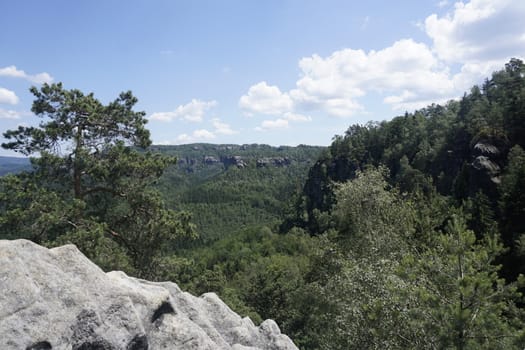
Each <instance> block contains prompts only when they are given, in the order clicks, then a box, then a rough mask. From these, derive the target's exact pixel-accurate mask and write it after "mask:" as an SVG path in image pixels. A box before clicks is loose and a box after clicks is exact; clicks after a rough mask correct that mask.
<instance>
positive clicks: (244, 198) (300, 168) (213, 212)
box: [154, 144, 323, 245]
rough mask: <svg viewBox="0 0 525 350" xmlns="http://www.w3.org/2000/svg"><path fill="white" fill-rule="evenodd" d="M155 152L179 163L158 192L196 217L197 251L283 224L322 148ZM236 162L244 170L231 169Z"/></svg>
mask: <svg viewBox="0 0 525 350" xmlns="http://www.w3.org/2000/svg"><path fill="white" fill-rule="evenodd" d="M154 149H155V150H156V151H157V152H160V153H161V154H166V155H175V156H176V157H177V158H178V159H179V160H180V161H179V162H178V164H177V165H176V166H171V167H169V168H168V169H167V170H166V172H165V174H164V175H163V176H162V178H161V179H160V181H159V183H158V187H159V188H160V189H161V192H162V194H163V198H164V199H165V200H166V202H167V204H168V205H169V206H170V207H172V208H177V209H184V210H187V211H190V212H192V213H193V221H194V223H195V224H196V226H197V229H198V231H199V236H200V240H199V241H198V242H195V241H194V242H192V243H191V244H192V245H195V244H197V243H198V244H202V243H208V242H210V241H214V240H216V239H220V238H222V237H225V236H228V235H230V234H233V233H235V232H238V231H240V230H244V229H246V228H248V227H253V226H259V225H277V224H278V223H279V222H281V221H282V220H283V218H284V215H285V214H287V210H288V207H287V205H288V203H289V199H290V198H291V197H293V196H295V195H296V194H297V193H298V192H299V191H300V189H301V187H302V186H303V183H304V179H305V178H306V175H307V172H308V169H309V167H310V166H311V164H312V163H313V162H314V160H315V159H316V158H317V157H318V155H319V153H320V152H321V150H322V149H323V148H322V147H315V146H303V145H300V146H297V147H287V146H280V147H272V146H268V145H259V144H253V145H242V146H239V145H214V144H192V145H180V146H162V147H161V146H155V147H154ZM234 157H240V159H242V162H243V165H242V167H238V166H237V165H235V164H232V159H233V158H234ZM206 160H208V161H206ZM264 162H266V163H264ZM174 183H176V184H178V185H177V186H173V184H174Z"/></svg>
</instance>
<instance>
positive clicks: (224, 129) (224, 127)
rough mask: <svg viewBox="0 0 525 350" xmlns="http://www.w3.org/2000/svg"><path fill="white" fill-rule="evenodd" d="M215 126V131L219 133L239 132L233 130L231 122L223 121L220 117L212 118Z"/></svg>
mask: <svg viewBox="0 0 525 350" xmlns="http://www.w3.org/2000/svg"><path fill="white" fill-rule="evenodd" d="M211 122H212V124H213V127H214V128H215V131H214V133H215V134H218V135H234V134H237V133H238V132H237V131H235V130H233V129H232V128H231V127H230V125H229V124H226V123H223V122H222V121H221V120H220V119H219V118H214V119H212V121H211Z"/></svg>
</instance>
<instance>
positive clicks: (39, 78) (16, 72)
mask: <svg viewBox="0 0 525 350" xmlns="http://www.w3.org/2000/svg"><path fill="white" fill-rule="evenodd" d="M0 76H3V77H11V78H22V79H25V80H27V81H30V82H32V83H35V84H43V83H51V82H52V81H53V77H52V76H51V75H49V74H48V73H46V72H43V73H38V74H34V75H30V74H27V73H26V72H24V71H23V70H20V69H17V68H16V66H7V67H4V68H0Z"/></svg>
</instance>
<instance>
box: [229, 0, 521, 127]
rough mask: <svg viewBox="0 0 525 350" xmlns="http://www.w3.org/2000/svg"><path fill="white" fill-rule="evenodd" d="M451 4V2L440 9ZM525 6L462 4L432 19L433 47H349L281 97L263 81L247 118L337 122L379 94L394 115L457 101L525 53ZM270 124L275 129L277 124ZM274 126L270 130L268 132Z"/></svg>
mask: <svg viewBox="0 0 525 350" xmlns="http://www.w3.org/2000/svg"><path fill="white" fill-rule="evenodd" d="M436 4H437V5H438V6H439V7H445V6H448V1H439V2H438V3H436ZM523 18H525V1H513V0H471V1H469V2H466V3H463V2H457V3H455V5H454V6H453V7H452V8H451V9H450V12H449V13H447V14H445V15H443V16H438V15H436V14H432V15H430V16H428V17H427V18H426V19H425V20H424V23H423V24H421V25H420V28H421V29H423V30H424V32H425V33H426V34H427V35H428V38H429V39H430V41H431V43H432V44H431V45H430V46H429V45H427V44H425V43H421V42H416V41H414V40H413V39H410V38H407V39H400V40H398V41H396V42H394V43H393V44H392V45H390V46H388V47H385V48H382V49H379V50H371V51H368V52H365V51H364V50H359V49H352V48H346V49H342V50H337V51H334V52H333V53H332V54H331V55H328V56H325V57H322V56H320V55H315V54H314V55H312V56H310V57H304V58H302V59H301V60H300V61H299V69H300V72H301V73H300V77H299V79H298V80H297V82H296V87H295V88H294V89H292V90H290V91H284V92H283V91H281V90H280V89H279V87H277V86H268V84H266V83H265V82H261V83H258V84H256V85H254V86H252V87H251V88H250V89H249V91H248V93H247V94H246V95H244V96H243V97H241V100H240V102H239V105H240V107H241V108H242V109H243V110H245V112H247V113H249V114H254V113H259V114H270V115H276V116H278V117H279V118H280V120H281V122H280V124H279V125H280V126H281V127H282V126H284V122H282V121H292V119H290V118H286V114H287V113H296V112H297V111H313V110H316V111H320V112H323V113H326V114H328V115H331V116H335V117H351V116H353V115H355V114H357V113H366V106H364V105H363V100H364V97H365V96H367V95H371V94H374V95H377V96H380V99H381V101H382V102H383V103H384V104H386V105H389V106H390V107H391V108H392V109H393V110H413V109H417V108H421V107H424V106H427V105H428V104H431V103H434V102H435V103H443V102H446V101H447V100H449V99H452V98H457V97H459V96H461V95H462V94H463V92H465V91H466V90H468V89H469V88H470V87H471V86H472V85H473V84H478V83H480V82H481V80H482V79H483V78H485V77H488V76H490V74H491V73H492V72H493V71H495V70H498V69H501V68H502V67H503V65H504V63H506V62H507V61H508V60H509V59H510V58H512V57H517V58H522V59H523V57H524V55H525V26H524V25H523ZM265 122H267V125H266V126H267V127H266V128H264V127H263V126H262V125H261V126H260V127H259V128H260V129H270V128H271V127H272V126H274V125H277V124H278V123H277V122H276V121H275V120H273V121H265ZM268 126H270V127H268Z"/></svg>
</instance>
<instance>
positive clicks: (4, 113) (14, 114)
mask: <svg viewBox="0 0 525 350" xmlns="http://www.w3.org/2000/svg"><path fill="white" fill-rule="evenodd" d="M28 115H31V113H29V112H18V111H14V110H11V109H3V108H0V119H20V118H22V117H23V116H28Z"/></svg>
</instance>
